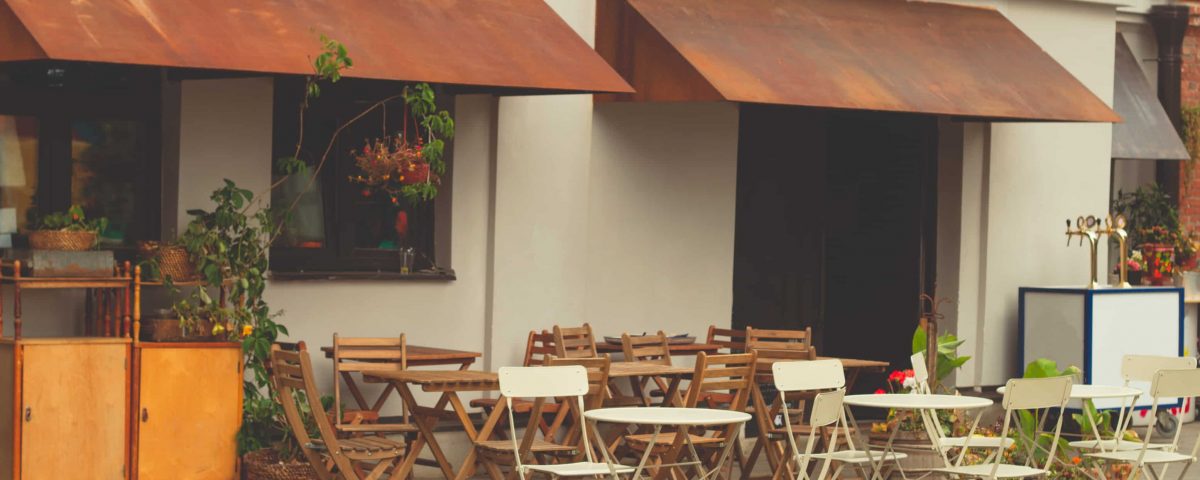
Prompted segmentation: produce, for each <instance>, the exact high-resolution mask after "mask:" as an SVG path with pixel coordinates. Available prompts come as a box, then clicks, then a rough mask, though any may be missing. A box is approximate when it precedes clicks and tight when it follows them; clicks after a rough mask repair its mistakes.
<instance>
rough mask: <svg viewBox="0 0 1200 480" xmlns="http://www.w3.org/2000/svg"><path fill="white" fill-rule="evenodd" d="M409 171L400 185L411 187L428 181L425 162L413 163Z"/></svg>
mask: <svg viewBox="0 0 1200 480" xmlns="http://www.w3.org/2000/svg"><path fill="white" fill-rule="evenodd" d="M410 168H411V170H409V171H408V173H407V174H405V175H404V180H401V181H400V183H403V184H405V185H412V184H414V183H425V182H427V181H429V164H428V163H425V162H415V163H413V164H412V165H411V167H410Z"/></svg>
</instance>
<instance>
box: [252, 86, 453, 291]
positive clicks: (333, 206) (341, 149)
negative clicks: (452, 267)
mask: <svg viewBox="0 0 1200 480" xmlns="http://www.w3.org/2000/svg"><path fill="white" fill-rule="evenodd" d="M400 88H401V86H399V85H397V84H395V83H390V82H387V83H384V82H370V81H356V80H342V81H341V82H339V83H337V84H336V85H331V86H326V87H324V88H322V92H321V96H320V97H319V98H317V99H315V100H313V101H312V102H311V103H310V106H309V110H308V111H307V113H306V114H305V117H304V138H303V140H304V141H303V144H302V146H301V149H300V155H299V156H298V157H299V158H300V159H301V160H303V161H304V162H305V163H307V164H308V165H309V171H308V172H306V173H302V174H294V175H291V176H289V177H287V178H286V179H285V178H283V177H282V176H281V175H279V174H276V176H275V181H277V182H279V181H282V183H280V185H279V187H278V188H276V189H275V190H273V191H272V198H271V204H272V205H273V206H274V207H276V208H277V209H288V208H290V207H292V206H293V205H294V208H292V209H291V213H290V214H289V215H288V219H287V221H286V223H285V227H284V231H283V233H282V234H281V235H280V237H279V239H278V240H276V242H275V245H273V246H272V248H271V270H272V272H274V273H276V275H277V276H278V274H280V273H284V274H285V276H286V273H298V272H304V273H321V272H324V273H337V272H368V273H385V274H398V273H400V272H401V251H402V249H407V248H412V251H413V252H414V254H415V255H414V256H415V258H414V262H413V267H412V271H413V272H419V271H428V269H430V268H432V267H434V265H435V263H436V260H435V259H437V258H438V257H437V256H436V253H438V252H437V249H438V247H439V246H440V245H439V242H445V241H446V240H447V239H441V238H436V239H435V229H434V222H435V221H449V219H448V218H437V219H435V218H434V216H435V215H434V211H435V210H442V209H437V208H436V203H437V202H445V201H448V196H449V188H442V189H441V192H440V194H439V197H438V199H437V200H436V201H430V202H423V203H418V204H409V203H408V202H406V201H405V200H404V199H403V198H400V199H398V200H397V201H396V202H393V201H392V199H391V198H389V197H388V196H386V195H381V194H379V193H375V192H371V191H369V190H367V189H364V188H363V186H362V185H360V184H356V183H354V182H351V181H350V180H349V178H350V177H352V176H355V175H358V174H359V173H360V172H358V170H357V167H356V166H355V163H354V159H353V156H352V154H351V151H352V150H354V149H358V148H361V147H362V146H363V145H364V143H366V142H367V141H369V140H373V139H375V138H378V137H383V136H386V135H388V134H394V133H395V132H397V131H399V130H400V129H401V124H402V121H403V105H402V103H401V101H399V100H397V101H395V102H392V103H389V104H387V105H386V106H385V107H384V108H379V109H375V110H374V111H372V112H370V113H368V114H366V115H365V116H363V117H362V118H361V119H359V120H358V121H356V122H354V123H353V124H351V126H349V127H347V128H346V129H345V130H344V131H343V132H342V133H341V134H340V135H338V138H337V140H336V141H335V142H334V143H333V146H332V147H331V148H330V153H329V156H328V157H327V159H326V161H325V165H324V167H322V169H321V170H320V172H319V173H317V175H316V178H313V176H312V175H313V172H314V171H315V166H316V165H317V163H318V161H319V159H320V158H321V155H322V154H323V153H324V151H325V149H326V148H327V147H329V144H330V139H331V138H332V137H333V134H334V131H335V130H336V129H337V128H338V127H339V126H340V125H343V124H344V123H346V122H347V121H348V120H349V119H351V118H354V117H355V116H358V115H359V114H361V113H362V112H363V111H364V110H367V109H368V108H370V106H371V105H372V104H373V103H375V102H377V101H379V100H380V99H384V98H387V97H389V96H392V95H396V94H398V93H399V91H400ZM302 95H303V82H302V81H301V80H300V79H295V78H281V79H278V80H276V88H275V123H274V132H275V133H274V154H275V155H274V156H275V158H276V159H278V158H281V157H290V156H292V155H293V154H294V153H295V150H296V138H297V132H298V131H299V123H298V113H299V102H300V100H301V98H302ZM448 99H449V97H448V96H445V97H443V98H439V101H440V102H443V103H444V102H446V101H447V100H448ZM450 157H451V149H450V148H449V147H447V149H446V156H445V158H446V162H447V164H448V165H450V164H452V162H451V160H450ZM449 168H451V167H448V169H449ZM447 173H449V172H447ZM446 178H448V177H446ZM447 210H448V209H447ZM443 216H444V215H443ZM442 263H443V264H440V265H438V266H440V267H443V268H446V267H448V265H445V264H444V263H445V262H442Z"/></svg>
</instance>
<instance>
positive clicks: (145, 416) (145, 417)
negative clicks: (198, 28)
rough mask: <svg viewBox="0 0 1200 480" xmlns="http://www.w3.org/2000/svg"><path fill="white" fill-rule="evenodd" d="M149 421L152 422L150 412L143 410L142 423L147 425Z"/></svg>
mask: <svg viewBox="0 0 1200 480" xmlns="http://www.w3.org/2000/svg"><path fill="white" fill-rule="evenodd" d="M149 420H150V412H149V411H147V410H146V409H145V408H143V409H142V423H146V422H147V421H149Z"/></svg>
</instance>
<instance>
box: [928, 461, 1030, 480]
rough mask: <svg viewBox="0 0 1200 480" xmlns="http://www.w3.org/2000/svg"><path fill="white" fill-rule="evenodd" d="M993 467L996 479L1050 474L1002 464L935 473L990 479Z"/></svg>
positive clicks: (968, 466) (952, 468)
mask: <svg viewBox="0 0 1200 480" xmlns="http://www.w3.org/2000/svg"><path fill="white" fill-rule="evenodd" d="M993 467H997V468H996V478H1023V477H1040V476H1042V475H1045V474H1047V473H1049V472H1047V471H1045V470H1042V469H1040V468H1033V467H1026V466H1024V465H1011V464H1007V463H1001V464H1000V465H998V466H997V465H995V464H992V463H985V464H980V465H964V466H961V467H949V468H935V469H934V470H933V471H935V472H942V473H949V474H952V475H963V476H966V477H983V478H988V477H991V476H992V468H993Z"/></svg>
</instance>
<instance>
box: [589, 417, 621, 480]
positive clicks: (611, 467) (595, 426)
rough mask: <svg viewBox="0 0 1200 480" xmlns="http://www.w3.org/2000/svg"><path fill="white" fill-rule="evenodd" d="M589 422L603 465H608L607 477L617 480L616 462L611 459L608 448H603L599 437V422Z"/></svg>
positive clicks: (602, 442)
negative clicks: (602, 458)
mask: <svg viewBox="0 0 1200 480" xmlns="http://www.w3.org/2000/svg"><path fill="white" fill-rule="evenodd" d="M585 421H586V420H585ZM589 422H590V423H591V424H592V428H591V430H592V436H593V437H595V441H596V442H597V443H598V445H599V447H600V452H601V453H600V454H601V455H602V456H603V457H604V463H606V464H608V473H609V476H610V477H612V480H619V477H618V476H617V461H616V460H615V459H613V458H612V453H610V452H609V451H608V448H607V447H606V446H605V443H604V438H603V437H601V436H600V425H599V422H596V421H595V420H591V421H589ZM588 455H589V456H590V455H591V454H590V453H589V454H588Z"/></svg>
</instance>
